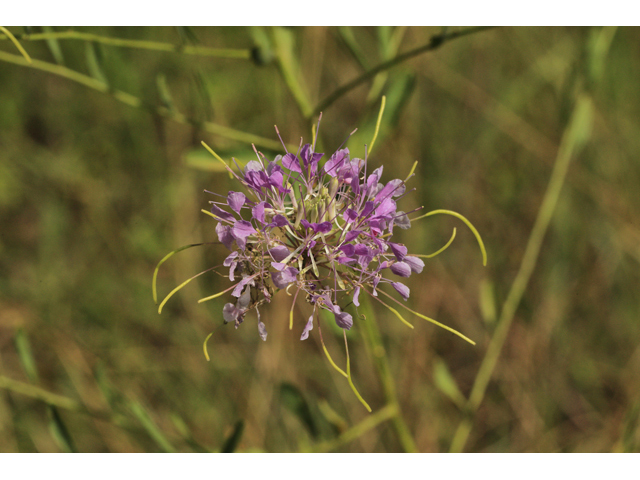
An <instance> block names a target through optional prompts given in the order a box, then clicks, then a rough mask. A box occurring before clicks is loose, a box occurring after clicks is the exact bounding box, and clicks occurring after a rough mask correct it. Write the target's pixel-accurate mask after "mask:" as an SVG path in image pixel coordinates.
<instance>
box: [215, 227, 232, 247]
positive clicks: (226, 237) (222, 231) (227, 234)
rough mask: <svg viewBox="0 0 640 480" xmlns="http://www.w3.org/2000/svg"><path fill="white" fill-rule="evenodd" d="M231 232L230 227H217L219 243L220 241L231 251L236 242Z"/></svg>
mask: <svg viewBox="0 0 640 480" xmlns="http://www.w3.org/2000/svg"><path fill="white" fill-rule="evenodd" d="M231 230H232V229H231V227H229V226H228V225H222V224H221V223H218V225H216V233H217V234H218V241H220V242H221V243H222V244H223V245H224V246H225V247H227V248H228V249H229V250H231V245H232V244H233V241H234V240H235V238H234V236H233V233H231Z"/></svg>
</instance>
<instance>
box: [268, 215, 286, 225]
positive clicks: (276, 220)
mask: <svg viewBox="0 0 640 480" xmlns="http://www.w3.org/2000/svg"><path fill="white" fill-rule="evenodd" d="M271 225H272V226H276V227H285V226H287V225H289V221H288V220H287V217H285V216H284V215H276V216H275V217H273V222H272V223H271Z"/></svg>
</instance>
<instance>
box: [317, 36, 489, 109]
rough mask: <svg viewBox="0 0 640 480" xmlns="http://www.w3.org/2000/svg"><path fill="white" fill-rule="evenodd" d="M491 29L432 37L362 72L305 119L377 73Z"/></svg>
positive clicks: (335, 91) (338, 89)
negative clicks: (452, 41)
mask: <svg viewBox="0 0 640 480" xmlns="http://www.w3.org/2000/svg"><path fill="white" fill-rule="evenodd" d="M491 28H494V27H471V28H467V29H464V30H459V31H457V32H453V33H451V34H448V35H434V36H433V37H431V41H430V42H429V43H427V44H426V45H422V46H421V47H418V48H415V49H413V50H409V51H408V52H405V53H403V54H400V55H398V56H396V57H394V58H392V59H391V60H389V61H387V62H383V63H381V64H379V65H377V66H375V67H373V68H372V69H371V70H368V71H367V72H364V73H363V74H362V75H360V76H359V77H358V78H356V79H354V80H352V81H350V82H349V83H347V84H346V85H343V86H342V87H339V88H337V89H336V90H334V91H333V93H331V94H330V95H329V96H327V97H326V98H325V99H324V100H323V101H322V102H320V103H319V104H318V106H316V108H314V109H313V111H312V112H311V114H310V115H307V119H311V118H312V117H313V116H315V115H318V114H319V113H320V112H322V111H324V110H325V109H327V108H328V107H329V106H330V105H331V104H333V102H335V101H336V100H337V99H339V98H340V97H342V96H343V95H344V94H346V93H347V92H349V91H351V90H353V89H354V88H356V87H357V86H359V85H360V84H362V83H364V82H366V81H367V80H369V79H370V78H372V77H375V76H376V75H377V74H378V73H380V72H382V71H384V70H389V69H390V68H393V67H395V66H396V65H398V64H400V63H402V62H404V61H406V60H409V59H410V58H413V57H416V56H418V55H420V54H421V53H424V52H428V51H430V50H436V49H437V48H439V47H441V46H442V45H444V44H445V43H447V42H449V41H451V40H454V39H456V38H460V37H464V36H467V35H471V34H474V33H478V32H482V31H484V30H488V29H491Z"/></svg>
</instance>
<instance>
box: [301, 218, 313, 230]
mask: <svg viewBox="0 0 640 480" xmlns="http://www.w3.org/2000/svg"><path fill="white" fill-rule="evenodd" d="M300 223H301V224H302V226H303V227H304V228H311V224H310V223H309V221H308V220H306V219H303V220H302V221H301V222H300Z"/></svg>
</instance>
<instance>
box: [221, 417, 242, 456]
mask: <svg viewBox="0 0 640 480" xmlns="http://www.w3.org/2000/svg"><path fill="white" fill-rule="evenodd" d="M243 432H244V420H238V421H237V422H236V424H235V427H234V428H233V432H231V435H229V436H228V437H227V439H226V440H225V442H224V444H223V445H222V448H221V449H220V453H233V452H235V451H236V448H238V444H239V443H240V439H241V438H242V433H243Z"/></svg>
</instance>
